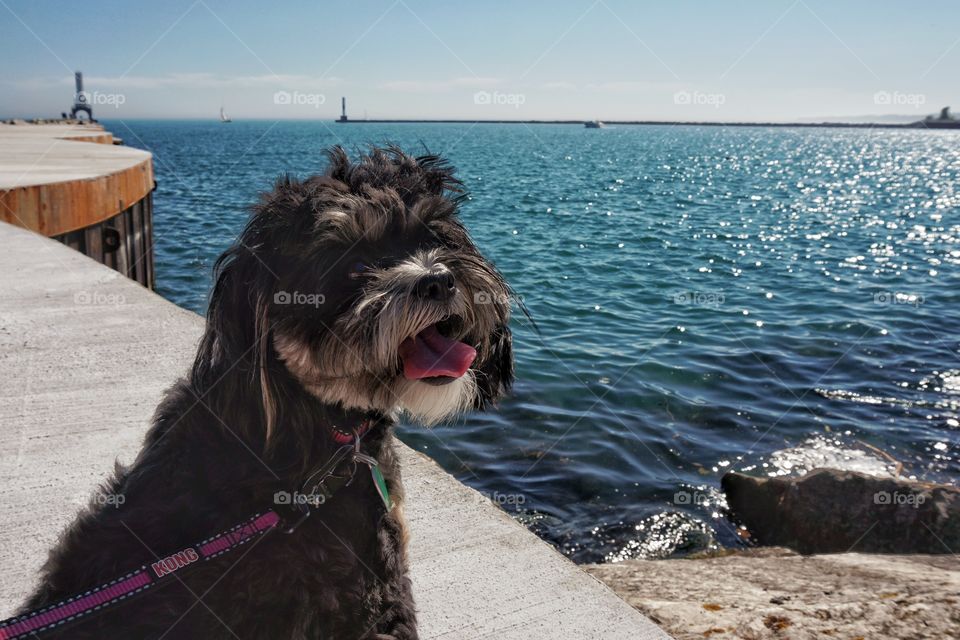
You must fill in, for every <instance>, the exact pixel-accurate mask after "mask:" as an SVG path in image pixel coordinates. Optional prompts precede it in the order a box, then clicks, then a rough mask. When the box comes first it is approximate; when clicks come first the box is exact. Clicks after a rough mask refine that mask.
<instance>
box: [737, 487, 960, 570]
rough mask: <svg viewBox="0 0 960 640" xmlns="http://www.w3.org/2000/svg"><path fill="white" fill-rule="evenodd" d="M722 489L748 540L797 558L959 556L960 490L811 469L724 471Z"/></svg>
mask: <svg viewBox="0 0 960 640" xmlns="http://www.w3.org/2000/svg"><path fill="white" fill-rule="evenodd" d="M721 486H722V488H723V491H724V493H726V495H727V503H728V505H729V508H730V512H731V515H732V516H733V518H734V519H735V520H737V521H738V522H739V523H741V524H742V525H744V526H745V527H746V528H747V530H748V531H749V533H750V535H751V537H752V538H753V540H754V541H756V542H758V543H760V544H763V545H779V546H784V547H789V548H791V549H795V550H796V551H799V552H800V553H803V554H810V553H846V552H849V551H858V552H875V553H957V552H960V490H958V489H957V488H956V487H954V486H950V485H938V484H928V483H919V482H910V481H907V480H899V479H896V478H892V477H876V476H869V475H865V474H862V473H856V472H853V471H838V470H835V469H815V470H813V471H811V472H810V473H808V474H806V475H805V476H802V477H799V478H796V477H776V478H755V477H753V476H748V475H744V474H742V473H736V472H730V473H728V474H726V475H725V476H724V477H723V480H722V481H721Z"/></svg>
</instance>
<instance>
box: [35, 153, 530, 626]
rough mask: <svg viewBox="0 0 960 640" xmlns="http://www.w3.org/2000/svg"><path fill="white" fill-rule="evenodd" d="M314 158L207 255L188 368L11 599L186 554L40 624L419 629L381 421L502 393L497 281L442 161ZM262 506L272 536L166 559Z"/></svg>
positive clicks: (437, 415) (56, 597) (472, 405)
mask: <svg viewBox="0 0 960 640" xmlns="http://www.w3.org/2000/svg"><path fill="white" fill-rule="evenodd" d="M328 159H329V167H328V170H327V171H326V173H325V174H323V175H317V176H313V177H311V178H308V179H306V180H303V181H298V180H296V179H293V178H290V177H286V178H281V179H280V180H278V181H277V183H276V185H275V187H274V189H273V191H272V192H270V193H267V194H265V195H263V196H262V197H261V199H260V201H259V203H258V204H257V205H255V206H254V208H253V212H252V214H251V217H250V220H249V222H248V223H247V225H246V227H245V228H244V230H243V231H242V233H241V235H240V236H239V238H238V239H237V241H236V242H235V244H234V245H233V246H232V247H230V248H229V249H228V250H227V251H226V252H225V253H224V254H223V255H222V256H221V257H220V258H219V260H218V261H217V263H216V266H215V269H214V287H213V291H212V293H211V296H210V301H209V308H208V312H207V317H206V328H205V332H204V334H203V337H202V339H201V341H200V344H199V347H198V351H197V355H196V359H195V361H194V363H193V366H192V368H191V370H190V371H189V372H188V374H187V375H186V377H185V378H184V379H182V380H180V381H178V382H176V384H175V385H174V386H173V387H172V388H171V389H170V390H168V391H167V392H166V394H165V397H164V399H163V401H162V402H161V404H160V405H159V407H158V408H157V410H156V414H155V417H154V420H153V424H152V426H151V428H150V429H149V431H148V432H147V434H146V437H145V441H144V444H143V448H142V450H141V451H140V453H139V454H138V456H137V458H136V459H135V461H134V462H133V463H132V464H131V465H130V466H127V467H120V466H119V465H118V468H117V470H116V472H115V475H114V476H113V477H112V478H111V479H110V480H109V481H108V482H106V483H105V484H104V486H103V487H101V496H102V495H107V496H123V500H122V501H120V500H115V501H112V503H111V501H104V500H94V501H93V502H92V503H91V506H90V507H88V508H87V509H85V510H84V511H83V512H82V513H81V514H80V515H79V516H78V517H77V519H76V520H75V522H74V523H73V524H72V525H71V526H70V527H69V528H68V529H67V531H66V532H65V533H64V534H63V536H62V538H61V540H60V542H59V543H58V545H57V546H56V548H54V549H53V550H52V551H51V553H50V556H49V559H48V561H47V562H46V564H45V565H44V568H43V570H42V576H41V580H40V584H39V587H38V588H37V589H36V591H35V592H34V593H33V595H32V596H31V597H30V598H29V600H28V601H27V602H26V604H25V605H24V609H23V611H24V612H26V611H32V610H36V609H39V608H42V607H47V606H50V605H53V604H55V603H57V602H59V601H61V600H64V599H66V598H69V597H73V596H75V595H77V594H82V593H84V592H86V591H87V590H89V589H92V588H95V587H97V586H98V585H102V584H104V583H106V582H109V581H110V580H112V579H114V578H117V577H118V576H122V575H124V573H125V572H128V571H131V570H134V569H136V568H137V567H141V566H147V567H149V566H151V565H153V566H154V568H156V567H157V566H159V567H161V569H162V568H163V567H164V566H166V567H167V569H166V570H170V571H173V570H175V569H178V568H179V566H180V564H190V566H189V567H186V568H183V569H179V571H178V572H177V574H176V575H175V579H173V578H171V579H170V580H168V581H167V582H165V583H164V586H162V587H158V588H157V589H148V590H146V591H145V592H144V593H142V594H138V595H136V596H135V597H131V598H130V599H129V600H128V601H126V602H123V603H121V604H119V605H117V606H116V607H114V608H108V609H105V610H104V611H102V612H99V613H95V614H92V615H89V616H84V617H83V618H82V619H79V620H77V621H75V622H73V623H71V624H68V625H65V626H63V627H62V628H59V627H58V628H54V629H53V630H52V632H53V633H52V635H51V637H57V638H70V639H71V640H77V639H80V640H84V639H93V638H97V639H100V640H102V639H104V638H118V639H119V638H123V639H125V640H135V639H153V640H160V639H161V638H171V639H179V638H198V639H199V638H202V639H204V640H209V639H219V638H224V639H227V638H241V639H243V640H248V639H249V640H256V639H268V638H269V639H270V640H276V639H278V638H280V639H296V640H299V639H318V638H323V639H340V638H347V639H350V640H353V639H356V638H378V639H386V638H395V639H398V640H399V639H411V638H416V637H417V624H416V610H415V605H414V600H413V596H412V593H411V582H410V579H409V577H408V572H407V557H406V551H405V546H406V532H405V529H404V520H403V489H402V485H401V482H400V470H399V468H398V465H397V456H396V453H395V440H394V435H393V429H394V425H395V424H396V421H397V420H398V419H399V418H400V417H402V416H407V417H409V419H411V420H412V421H415V422H419V423H422V424H425V425H428V426H429V425H432V424H434V423H437V422H438V421H441V420H444V419H449V418H452V417H454V416H456V415H458V414H461V413H463V412H465V411H467V410H470V409H485V408H488V407H490V406H491V405H492V404H494V403H495V401H496V400H497V399H498V398H499V397H500V396H502V395H503V394H504V393H505V392H507V390H508V389H509V388H510V385H511V383H512V380H513V354H512V338H511V333H510V329H509V326H508V325H509V320H510V305H509V300H510V299H511V293H510V288H509V286H508V285H507V283H506V282H505V281H504V278H503V277H502V276H501V274H500V273H499V272H498V271H497V269H496V268H495V266H494V265H493V264H492V263H491V262H490V261H488V260H487V259H486V258H484V256H483V255H482V254H481V253H480V251H479V250H478V249H477V247H476V246H475V245H474V243H473V242H472V241H471V238H470V236H469V234H468V232H467V230H466V229H465V227H464V225H463V223H462V222H461V221H460V219H459V217H458V209H459V207H460V205H461V203H462V201H463V198H464V194H463V187H462V184H461V182H460V181H459V180H457V178H456V177H455V173H454V170H453V169H452V167H450V165H449V164H448V163H447V162H446V161H445V160H443V159H442V158H440V157H438V156H435V155H425V156H420V157H413V156H410V155H407V154H406V153H404V152H403V151H401V150H400V149H399V148H396V147H386V148H371V149H370V150H369V151H367V152H365V153H361V154H360V155H359V158H358V159H356V160H351V159H350V158H349V156H348V154H347V153H346V152H345V151H344V150H343V149H342V148H340V147H334V148H333V149H332V150H330V151H329V152H328ZM345 444H346V445H348V446H347V449H348V450H350V452H349V453H350V454H352V452H353V450H355V451H356V452H357V454H358V457H356V458H350V459H352V460H353V463H352V467H353V468H352V469H348V470H347V471H343V470H342V468H338V469H337V473H336V474H334V475H335V476H336V477H338V478H340V479H341V482H342V485H341V486H339V488H338V489H337V490H336V492H335V493H334V494H333V495H331V496H326V495H324V496H322V497H323V499H322V500H320V502H319V503H318V502H317V500H313V502H310V501H307V502H308V506H307V507H306V509H307V510H309V511H310V513H309V517H305V515H303V510H302V509H301V510H297V509H293V508H290V506H289V503H290V502H291V501H290V500H289V498H288V496H289V495H290V493H289V492H291V491H294V492H295V490H296V488H298V487H303V486H304V482H305V481H306V480H307V479H308V478H310V477H312V476H311V474H313V475H314V476H315V475H316V473H317V469H318V468H321V467H323V466H324V465H325V464H328V463H329V461H331V460H333V459H334V457H335V456H336V455H337V454H338V452H342V451H343V450H344V445H345ZM362 456H368V458H363V457H362ZM348 458H349V456H348ZM357 460H361V463H358V462H357ZM363 460H367V463H366V464H363V463H362V461H363ZM342 466H343V467H349V466H350V465H342ZM357 466H359V467H360V469H359V470H357V468H356V467H357ZM367 466H370V468H371V469H373V467H377V468H378V469H379V470H380V473H381V474H382V478H383V484H384V485H385V489H386V491H385V492H380V491H379V490H378V486H377V485H378V482H377V479H376V475H375V474H374V473H365V471H366V469H367ZM345 474H348V476H349V477H341V476H344V475H345ZM386 492H388V493H389V498H385V497H384V495H382V494H383V493H386ZM278 496H279V497H280V498H287V499H285V500H281V499H280V498H278ZM314 497H316V496H314ZM281 502H284V503H287V506H286V507H283V506H282V505H281V504H280V503H281ZM264 505H267V507H268V508H275V509H277V510H278V512H279V513H281V517H282V521H281V522H280V525H279V526H278V527H277V529H276V530H273V531H271V532H270V533H269V535H265V536H263V537H261V538H257V539H256V540H253V541H251V542H249V543H248V544H245V545H243V546H242V547H239V548H238V550H237V551H235V552H233V553H231V554H226V555H223V556H221V557H215V558H213V559H210V560H208V561H206V562H202V563H201V562H193V561H194V560H196V553H195V552H194V553H193V555H190V553H187V554H184V553H182V552H181V553H180V554H175V552H177V551H179V550H181V549H183V548H184V547H186V546H188V545H191V544H193V543H195V542H196V541H198V540H202V539H204V538H207V537H208V536H211V535H213V534H216V533H220V532H222V531H225V530H228V529H229V528H230V527H233V526H235V525H236V524H237V523H238V522H242V521H244V519H245V518H248V517H249V516H250V515H251V514H253V513H256V512H257V511H258V510H262V509H263V508H264ZM310 505H312V506H310ZM284 514H285V515H284ZM298 516H299V517H298ZM287 530H289V533H287ZM188 551H190V552H192V549H188ZM169 554H174V555H169ZM165 558H166V560H165ZM174 558H179V560H177V562H178V563H180V564H174V565H171V562H172V559H174ZM157 563H160V564H157ZM163 563H166V564H165V565H164V564H163ZM191 563H192V564H191ZM171 567H172V568H171ZM158 572H159V571H158ZM181 572H182V576H181V575H180V573H181ZM42 637H47V636H46V635H44V636H42Z"/></svg>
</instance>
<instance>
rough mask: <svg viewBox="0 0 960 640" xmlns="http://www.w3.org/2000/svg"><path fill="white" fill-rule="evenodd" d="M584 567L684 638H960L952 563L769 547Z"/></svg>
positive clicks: (959, 591)
mask: <svg viewBox="0 0 960 640" xmlns="http://www.w3.org/2000/svg"><path fill="white" fill-rule="evenodd" d="M583 568H584V569H586V570H587V571H588V572H590V573H591V574H593V575H594V576H595V577H597V578H599V579H600V580H602V581H603V582H605V583H606V584H607V585H608V586H609V587H611V588H612V589H613V590H614V591H616V592H617V594H618V595H620V597H622V598H623V599H625V600H626V601H627V602H629V603H630V604H631V605H633V606H634V607H636V608H637V609H639V610H640V611H641V612H643V613H645V614H646V615H647V616H648V617H650V618H651V619H653V620H654V621H655V622H657V624H659V625H661V626H662V627H663V628H664V630H665V631H667V633H669V634H670V635H672V636H673V637H674V638H676V639H677V640H693V639H694V638H697V639H700V640H702V639H703V638H712V639H713V640H722V639H723V638H731V639H734V638H741V639H749V640H774V639H779V640H784V639H791V640H807V639H810V640H814V639H816V638H848V639H850V638H858V637H859V638H863V639H873V638H911V639H921V638H931V639H932V638H937V639H939V640H944V639H946V638H960V560H958V559H957V558H956V557H955V556H950V555H937V556H929V555H916V556H896V555H870V554H860V553H844V554H836V555H824V556H816V555H815V556H801V555H797V554H795V553H793V552H791V551H789V550H786V549H783V548H775V547H774V548H769V547H767V548H759V549H751V550H748V551H745V552H734V553H729V552H728V553H727V554H726V555H723V556H720V557H707V558H697V559H677V560H628V561H626V562H620V563H616V564H600V565H584V566H583Z"/></svg>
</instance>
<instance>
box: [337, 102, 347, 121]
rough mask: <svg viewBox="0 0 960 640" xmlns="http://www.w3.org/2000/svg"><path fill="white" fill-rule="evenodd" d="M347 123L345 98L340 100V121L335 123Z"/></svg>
mask: <svg viewBox="0 0 960 640" xmlns="http://www.w3.org/2000/svg"><path fill="white" fill-rule="evenodd" d="M346 121H347V99H346V97H343V98H340V119H339V120H337V122H346Z"/></svg>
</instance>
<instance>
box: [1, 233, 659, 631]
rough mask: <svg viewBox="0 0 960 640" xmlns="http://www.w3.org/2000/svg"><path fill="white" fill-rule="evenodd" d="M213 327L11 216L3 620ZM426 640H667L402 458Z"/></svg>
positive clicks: (413, 456) (4, 256)
mask: <svg viewBox="0 0 960 640" xmlns="http://www.w3.org/2000/svg"><path fill="white" fill-rule="evenodd" d="M200 331H201V320H200V318H199V317H197V316H196V315H194V314H192V313H190V312H187V311H184V310H182V309H179V308H177V307H176V306H174V305H172V304H170V303H169V302H166V301H165V300H163V299H161V298H160V297H158V296H156V295H155V294H153V293H151V292H150V291H148V290H146V289H144V288H142V287H140V286H139V285H137V284H135V283H133V282H131V281H130V280H127V279H126V278H124V277H122V276H120V275H119V274H117V273H116V272H114V271H112V270H110V269H108V268H106V267H104V266H102V265H100V264H97V263H96V262H94V261H92V260H90V259H88V258H86V257H84V256H82V255H80V254H79V253H75V252H73V251H71V250H70V249H68V248H66V247H64V246H63V245H61V244H59V243H56V242H54V241H51V240H47V239H45V238H42V237H40V236H37V235H35V234H32V233H30V232H28V231H24V230H22V229H17V228H14V227H11V226H9V225H6V224H2V223H0V380H3V384H2V385H0V425H2V427H0V428H2V430H3V432H2V438H0V455H2V461H0V519H2V521H3V523H4V525H3V526H2V528H0V605H2V606H0V616H4V617H5V616H7V615H9V614H11V613H12V612H13V610H14V608H15V607H16V606H17V604H19V602H20V601H21V599H22V598H23V597H24V596H25V594H26V593H27V592H28V591H29V589H30V586H31V584H32V581H33V576H34V575H35V572H36V570H37V568H38V567H39V566H40V564H41V563H42V561H43V559H44V557H45V553H46V550H47V549H48V548H49V547H50V546H51V545H52V544H53V543H54V541H55V539H56V536H57V533H58V532H59V531H60V530H61V529H62V528H63V527H64V526H65V525H66V524H67V523H68V521H69V520H70V519H71V517H72V516H73V514H74V513H75V512H76V510H77V509H78V508H79V506H80V505H79V503H80V501H81V500H82V499H83V498H84V497H85V496H87V495H88V494H89V493H90V492H91V491H92V490H93V488H94V487H95V486H96V485H97V483H98V482H99V481H100V480H101V479H102V478H103V477H104V476H106V475H107V473H108V472H109V470H110V469H111V467H112V465H113V462H114V459H115V458H119V459H120V460H123V461H129V460H131V459H132V458H133V456H134V454H135V452H136V451H137V449H138V448H139V446H140V440H141V437H142V434H143V432H144V430H145V428H146V427H147V424H148V422H149V419H150V416H151V414H152V412H153V409H154V407H155V406H156V404H157V402H158V400H159V399H160V396H161V393H162V392H163V390H164V388H166V387H167V386H168V385H169V384H170V383H171V382H172V381H173V380H174V379H175V378H176V377H178V376H179V375H181V374H182V373H183V372H184V371H186V367H187V364H188V361H189V359H190V358H191V356H192V352H193V350H194V347H195V345H196V342H197V340H198V338H199V336H200ZM402 457H403V464H404V480H405V484H406V487H407V518H408V521H409V523H410V534H411V547H410V551H411V556H412V558H411V559H412V567H413V569H412V572H413V576H412V578H413V583H414V590H415V594H416V597H417V603H418V607H419V609H420V620H421V633H422V636H423V637H424V638H458V639H459V638H471V639H474V638H507V639H509V638H516V639H518V640H519V639H524V640H526V639H535V638H551V639H553V638H571V639H577V640H582V639H590V638H597V639H599V638H604V639H607V638H632V639H636V638H640V639H643V638H667V637H668V636H667V635H666V634H665V633H664V632H662V631H661V630H660V629H658V628H657V627H656V626H655V625H653V624H652V623H651V622H650V621H648V620H647V619H645V618H644V617H643V616H642V615H641V614H640V613H638V612H637V611H635V610H634V609H633V608H631V607H630V606H629V605H627V604H626V603H625V602H623V601H622V600H621V599H619V598H618V597H617V596H616V595H614V593H613V592H612V591H610V590H609V589H608V588H607V587H606V586H604V585H603V584H601V583H600V582H598V581H597V580H595V579H594V578H592V577H590V576H589V575H587V574H586V573H584V572H583V571H581V570H580V569H579V568H578V567H576V566H575V565H574V564H572V563H571V562H569V561H568V560H567V559H565V558H564V557H562V556H561V555H559V554H558V553H556V552H555V551H554V550H553V549H552V548H550V547H549V546H548V545H547V544H545V543H543V542H542V541H540V540H539V539H537V538H536V537H535V536H534V535H533V534H531V533H530V532H528V531H526V530H525V529H524V528H523V527H521V526H520V525H518V524H517V523H515V522H513V521H512V520H511V519H510V518H509V517H508V516H507V515H505V514H504V513H503V512H502V511H500V510H498V509H497V508H495V507H494V506H493V505H491V504H490V503H489V502H488V501H487V500H485V499H484V498H482V497H481V496H480V494H478V493H477V492H476V491H473V490H472V489H469V488H467V487H465V486H463V485H462V484H460V483H459V482H457V481H456V480H455V479H454V478H453V477H451V476H449V475H448V474H446V473H445V472H443V471H442V470H441V469H440V468H439V467H437V466H436V465H435V464H434V463H433V462H431V461H430V460H428V459H426V458H424V457H423V456H421V455H420V454H417V453H415V452H413V451H411V450H409V449H405V450H404V452H403V456H402Z"/></svg>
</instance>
